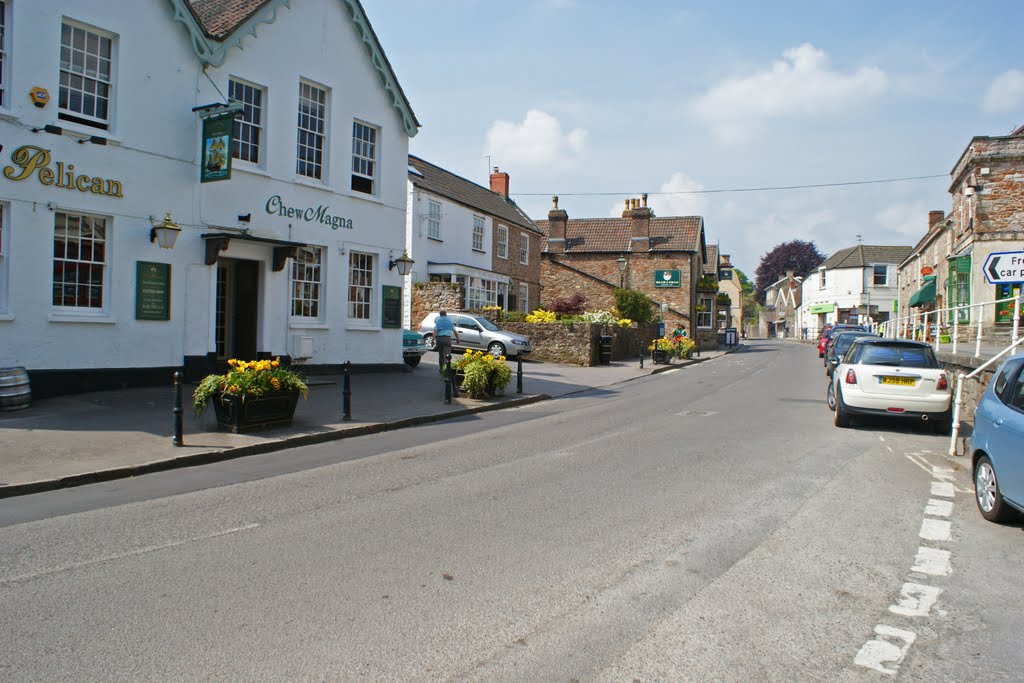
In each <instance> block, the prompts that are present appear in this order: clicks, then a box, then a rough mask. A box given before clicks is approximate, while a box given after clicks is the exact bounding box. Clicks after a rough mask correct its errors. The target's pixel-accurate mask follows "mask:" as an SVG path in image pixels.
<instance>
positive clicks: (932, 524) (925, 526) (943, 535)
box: [918, 518, 950, 541]
mask: <svg viewBox="0 0 1024 683" xmlns="http://www.w3.org/2000/svg"><path fill="white" fill-rule="evenodd" d="M949 531H950V524H949V522H947V521H946V520H943V519H927V518H925V519H923V520H921V531H920V533H918V536H920V537H921V538H923V539H924V540H926V541H948V540H949V537H950V536H949Z"/></svg>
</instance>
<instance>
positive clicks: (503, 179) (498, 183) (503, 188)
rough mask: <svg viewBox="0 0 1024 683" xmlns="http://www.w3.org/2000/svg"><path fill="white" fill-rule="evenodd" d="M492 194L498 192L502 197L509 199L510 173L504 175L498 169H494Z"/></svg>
mask: <svg viewBox="0 0 1024 683" xmlns="http://www.w3.org/2000/svg"><path fill="white" fill-rule="evenodd" d="M491 192H497V193H498V194H500V195H501V196H502V197H508V173H502V172H501V171H499V170H498V167H497V166H495V167H494V172H492V173H491Z"/></svg>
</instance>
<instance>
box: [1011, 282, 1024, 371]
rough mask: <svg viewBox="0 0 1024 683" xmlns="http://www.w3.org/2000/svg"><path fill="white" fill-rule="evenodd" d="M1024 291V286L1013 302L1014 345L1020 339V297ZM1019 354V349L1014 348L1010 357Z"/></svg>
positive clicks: (1018, 291)
mask: <svg viewBox="0 0 1024 683" xmlns="http://www.w3.org/2000/svg"><path fill="white" fill-rule="evenodd" d="M1022 290H1024V286H1022V287H1021V288H1020V289H1018V290H1017V298H1016V299H1014V300H1013V338H1012V339H1010V341H1012V342H1013V343H1015V344H1016V343H1017V340H1018V339H1020V295H1021V291H1022ZM1016 353H1017V347H1016V346H1015V347H1013V351H1011V352H1010V355H1013V354H1016Z"/></svg>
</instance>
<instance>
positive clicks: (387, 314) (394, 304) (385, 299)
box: [380, 285, 402, 328]
mask: <svg viewBox="0 0 1024 683" xmlns="http://www.w3.org/2000/svg"><path fill="white" fill-rule="evenodd" d="M380 300H381V313H380V326H381V327H390V328H396V327H401V326H402V288H401V287H392V286H390V285H384V286H383V287H382V288H381V297H380Z"/></svg>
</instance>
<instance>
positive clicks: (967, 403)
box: [935, 352, 1006, 434]
mask: <svg viewBox="0 0 1024 683" xmlns="http://www.w3.org/2000/svg"><path fill="white" fill-rule="evenodd" d="M935 359H936V360H938V361H939V364H940V365H941V366H942V367H944V368H945V369H946V370H948V371H949V373H950V374H951V375H952V377H950V381H951V382H952V389H953V400H954V401H955V400H956V378H957V376H958V375H959V374H960V373H961V372H962V373H964V374H965V375H969V374H970V373H972V372H974V370H975V369H977V368H979V367H981V366H982V365H983V364H984V363H985V361H987V360H988V359H987V358H975V357H974V355H973V354H965V353H958V354H956V355H954V354H952V353H943V352H939V353H936V354H935ZM1005 359H1006V356H1004V357H1002V358H1000V359H999V360H997V361H996V362H995V363H993V364H992V365H990V366H988V367H987V368H985V369H984V370H982V371H981V372H980V373H978V376H977V377H975V378H974V379H968V380H965V381H964V390H963V403H962V404H961V405H960V419H961V420H966V421H968V422H973V421H974V411H975V410H976V409H977V408H978V402H979V401H980V400H981V395H982V394H983V393H985V389H987V388H988V385H989V383H990V382H991V381H992V377H993V376H994V375H995V373H996V370H998V369H999V366H1000V365H1002V364H1003V361H1004V360H1005ZM961 434H962V432H961Z"/></svg>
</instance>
